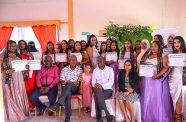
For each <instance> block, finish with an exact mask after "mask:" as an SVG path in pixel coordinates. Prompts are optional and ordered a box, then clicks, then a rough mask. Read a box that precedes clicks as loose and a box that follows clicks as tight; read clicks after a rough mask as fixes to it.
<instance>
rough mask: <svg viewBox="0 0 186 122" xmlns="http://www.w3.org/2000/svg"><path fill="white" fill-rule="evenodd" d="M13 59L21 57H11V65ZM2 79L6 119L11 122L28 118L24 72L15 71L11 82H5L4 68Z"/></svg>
mask: <svg viewBox="0 0 186 122" xmlns="http://www.w3.org/2000/svg"><path fill="white" fill-rule="evenodd" d="M12 60H20V59H19V58H18V57H16V58H15V59H12V58H9V61H8V63H9V64H10V65H11V61H12ZM2 81H3V98H4V109H5V119H7V120H9V121H11V122H12V121H22V120H25V119H27V118H28V117H29V116H30V111H29V104H28V99H27V93H26V89H25V82H24V79H23V74H22V72H13V73H12V80H11V83H10V84H5V70H2Z"/></svg>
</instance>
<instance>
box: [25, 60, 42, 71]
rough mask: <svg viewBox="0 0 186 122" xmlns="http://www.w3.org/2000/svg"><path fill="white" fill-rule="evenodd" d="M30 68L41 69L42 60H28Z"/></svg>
mask: <svg viewBox="0 0 186 122" xmlns="http://www.w3.org/2000/svg"><path fill="white" fill-rule="evenodd" d="M28 65H29V70H40V69H41V61H40V60H28Z"/></svg>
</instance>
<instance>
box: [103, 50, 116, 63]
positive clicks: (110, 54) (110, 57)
mask: <svg viewBox="0 0 186 122" xmlns="http://www.w3.org/2000/svg"><path fill="white" fill-rule="evenodd" d="M105 57H106V61H111V60H112V61H114V62H117V60H118V55H117V53H116V52H106V56H105Z"/></svg>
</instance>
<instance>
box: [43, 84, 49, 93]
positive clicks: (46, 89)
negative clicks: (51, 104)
mask: <svg viewBox="0 0 186 122" xmlns="http://www.w3.org/2000/svg"><path fill="white" fill-rule="evenodd" d="M49 91H50V87H49V86H48V87H45V88H44V93H45V94H46V93H48V92H49Z"/></svg>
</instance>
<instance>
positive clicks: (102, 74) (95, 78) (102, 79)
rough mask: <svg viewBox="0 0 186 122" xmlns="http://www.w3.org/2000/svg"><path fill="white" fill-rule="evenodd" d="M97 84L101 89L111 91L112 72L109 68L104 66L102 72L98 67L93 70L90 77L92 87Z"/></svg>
mask: <svg viewBox="0 0 186 122" xmlns="http://www.w3.org/2000/svg"><path fill="white" fill-rule="evenodd" d="M96 83H99V84H101V85H102V87H103V89H112V88H113V84H114V71H113V69H112V68H111V67H108V66H105V68H104V69H103V70H102V69H100V68H99V67H97V68H96V69H94V71H93V75H92V86H93V87H95V84H96Z"/></svg>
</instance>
